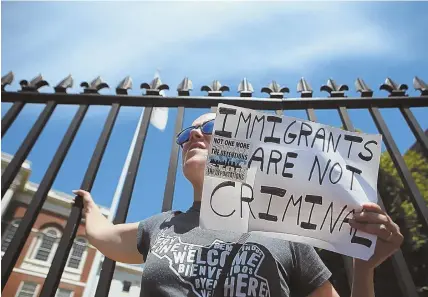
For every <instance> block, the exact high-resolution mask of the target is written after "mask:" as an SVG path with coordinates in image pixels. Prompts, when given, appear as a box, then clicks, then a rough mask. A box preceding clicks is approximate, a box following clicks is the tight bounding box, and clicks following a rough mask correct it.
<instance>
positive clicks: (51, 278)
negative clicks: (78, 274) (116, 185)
mask: <svg viewBox="0 0 428 297" xmlns="http://www.w3.org/2000/svg"><path fill="white" fill-rule="evenodd" d="M119 109H120V105H119V104H117V103H115V104H113V105H112V107H111V109H110V112H109V114H108V116H107V119H106V122H105V124H104V128H103V131H102V132H101V135H100V137H99V138H98V142H97V145H96V147H95V150H94V153H93V154H92V157H91V161H90V162H89V165H88V168H87V170H86V173H85V176H84V178H83V181H82V184H81V186H80V188H81V189H84V190H87V191H90V190H91V189H92V186H93V184H94V181H95V178H96V176H97V172H98V169H99V167H100V164H101V160H102V157H103V155H104V152H105V149H106V147H107V143H108V141H109V139H110V135H111V132H112V130H113V126H114V123H115V122H116V118H117V115H118V113H119ZM82 208H83V200H82V198H81V197H79V196H78V197H76V200H75V203H74V205H73V207H72V208H71V214H70V217H69V218H68V220H67V225H66V226H65V230H64V234H63V235H62V237H61V240H60V242H59V245H58V249H57V251H56V253H55V256H54V259H53V261H52V265H51V267H50V269H49V272H48V275H47V277H46V280H45V283H44V285H43V288H42V291H41V293H40V297H50V296H54V295H55V292H56V290H57V288H58V284H59V282H60V280H61V275H62V273H63V271H64V267H65V264H66V262H67V259H68V254H69V253H70V249H71V247H72V245H73V241H74V238H75V237H76V232H77V228H78V227H79V224H80V221H81V219H82Z"/></svg>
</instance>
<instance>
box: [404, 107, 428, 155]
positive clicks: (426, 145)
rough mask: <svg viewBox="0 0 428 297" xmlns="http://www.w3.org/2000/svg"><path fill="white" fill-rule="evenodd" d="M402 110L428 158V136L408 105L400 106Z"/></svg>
mask: <svg viewBox="0 0 428 297" xmlns="http://www.w3.org/2000/svg"><path fill="white" fill-rule="evenodd" d="M400 111H401V113H402V114H403V116H404V119H405V120H406V122H407V124H408V125H409V127H410V129H411V130H412V132H413V134H414V135H415V137H416V140H417V141H418V142H419V144H420V145H421V148H422V151H423V153H424V154H425V157H427V158H428V137H427V136H426V135H425V133H424V131H423V130H422V128H421V126H420V125H419V123H418V121H417V120H416V118H415V116H414V115H413V112H412V111H411V110H410V109H409V108H408V107H400Z"/></svg>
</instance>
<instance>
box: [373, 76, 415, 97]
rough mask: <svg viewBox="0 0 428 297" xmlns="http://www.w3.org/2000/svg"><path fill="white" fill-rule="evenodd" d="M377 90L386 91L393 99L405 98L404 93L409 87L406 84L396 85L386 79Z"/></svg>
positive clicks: (389, 79)
mask: <svg viewBox="0 0 428 297" xmlns="http://www.w3.org/2000/svg"><path fill="white" fill-rule="evenodd" d="M379 89H380V90H385V91H387V92H388V93H389V96H390V97H394V96H407V95H406V91H407V90H408V89H409V87H408V86H407V85H406V84H401V85H397V84H396V83H395V82H394V81H393V80H392V79H391V78H389V77H387V78H386V80H385V83H383V84H382V85H381V86H380V87H379Z"/></svg>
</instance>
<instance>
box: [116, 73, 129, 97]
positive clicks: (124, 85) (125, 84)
mask: <svg viewBox="0 0 428 297" xmlns="http://www.w3.org/2000/svg"><path fill="white" fill-rule="evenodd" d="M130 89H132V78H131V77H130V76H129V75H128V76H127V77H125V78H124V79H122V81H121V82H120V83H119V84H118V85H117V87H116V94H118V95H128V90H130Z"/></svg>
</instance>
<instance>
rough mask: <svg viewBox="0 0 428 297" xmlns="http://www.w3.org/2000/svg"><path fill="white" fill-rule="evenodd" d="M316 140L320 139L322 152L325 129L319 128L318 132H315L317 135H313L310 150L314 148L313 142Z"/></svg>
mask: <svg viewBox="0 0 428 297" xmlns="http://www.w3.org/2000/svg"><path fill="white" fill-rule="evenodd" d="M320 131H322V134H320ZM317 139H321V140H322V151H324V148H325V129H324V128H319V129H318V131H317V133H315V137H314V140H312V145H311V148H313V147H314V144H315V141H316V140H317Z"/></svg>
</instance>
